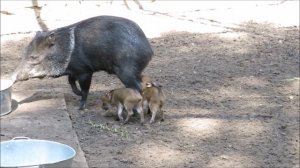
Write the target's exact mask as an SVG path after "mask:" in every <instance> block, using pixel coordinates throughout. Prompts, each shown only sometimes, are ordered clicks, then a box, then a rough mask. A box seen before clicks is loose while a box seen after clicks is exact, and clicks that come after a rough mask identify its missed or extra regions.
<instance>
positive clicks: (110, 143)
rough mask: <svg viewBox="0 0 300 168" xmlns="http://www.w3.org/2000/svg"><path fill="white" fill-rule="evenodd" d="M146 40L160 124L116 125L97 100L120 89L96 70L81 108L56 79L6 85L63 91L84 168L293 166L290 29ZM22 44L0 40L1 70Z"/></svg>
mask: <svg viewBox="0 0 300 168" xmlns="http://www.w3.org/2000/svg"><path fill="white" fill-rule="evenodd" d="M149 40H150V42H151V45H152V47H153V49H154V52H155V56H154V57H153V60H152V61H151V62H150V64H149V66H148V67H147V68H146V70H145V72H144V73H145V74H148V75H150V76H151V77H152V78H153V79H154V80H155V82H157V83H159V84H161V85H162V86H163V89H164V91H165V93H166V95H167V98H168V99H167V104H166V105H165V106H164V107H163V109H164V110H165V121H164V122H160V121H159V116H158V118H157V120H156V122H155V123H154V124H152V125H149V124H148V123H147V124H146V125H145V126H140V124H139V118H138V117H136V118H132V119H131V121H130V122H129V123H128V124H127V125H124V126H122V125H120V124H119V122H118V121H115V120H114V118H113V117H111V116H109V115H108V114H106V113H105V111H103V110H102V109H101V108H100V107H99V97H100V96H101V95H102V94H104V93H105V92H106V91H108V90H111V89H114V88H118V87H123V85H122V84H121V83H120V81H119V80H118V79H117V78H116V77H115V76H112V75H108V74H106V73H104V72H98V73H95V74H94V76H93V81H92V86H91V90H90V95H89V97H88V104H87V108H88V109H87V110H85V111H79V110H77V108H78V105H79V97H78V96H76V95H74V94H73V93H72V91H71V89H70V87H69V86H68V84H67V79H66V77H61V78H56V79H42V80H41V79H32V80H28V81H24V82H20V83H16V84H15V85H14V86H13V90H15V91H17V90H25V89H27V90H60V91H61V92H63V93H64V94H65V99H66V103H67V108H68V111H69V114H70V118H71V120H72V122H73V127H74V129H75V130H76V133H77V135H78V138H79V140H80V143H81V147H82V149H83V151H84V153H85V156H86V159H87V161H88V164H89V166H90V167H122V168H126V167H140V168H149V167H174V168H175V167H176V168H182V167H195V168H196V167H214V168H216V167H238V168H240V167H292V168H297V167H299V154H300V153H299V147H300V146H299V120H300V118H299V27H296V26H289V27H283V26H282V27H278V26H274V25H273V24H268V23H256V22H254V21H252V22H251V21H249V22H245V23H241V24H239V25H237V26H236V27H234V28H231V29H228V30H227V31H226V32H221V33H189V32H173V33H166V34H164V35H163V36H161V37H157V38H151V39H149ZM29 41H30V37H26V38H21V39H19V40H8V41H6V42H5V43H2V44H1V75H2V76H8V75H9V74H10V73H11V72H12V71H13V69H14V68H15V67H16V65H17V63H18V61H19V60H20V58H19V57H18V55H19V53H18V52H19V51H21V50H22V48H23V47H24V46H25V45H26V44H27V43H28V42H29ZM16 51H18V52H16ZM149 120H150V116H147V117H146V121H147V122H149Z"/></svg>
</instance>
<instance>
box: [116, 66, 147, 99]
mask: <svg viewBox="0 0 300 168" xmlns="http://www.w3.org/2000/svg"><path fill="white" fill-rule="evenodd" d="M124 69H126V68H124ZM116 75H117V76H118V78H119V79H120V80H121V82H122V83H123V84H124V85H125V86H126V87H128V88H132V89H135V90H137V91H139V92H140V93H141V92H142V86H141V84H140V82H139V80H138V79H137V76H136V75H135V74H134V73H133V72H128V71H125V70H124V71H123V70H119V71H117V72H116Z"/></svg>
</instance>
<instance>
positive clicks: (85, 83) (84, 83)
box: [78, 74, 93, 110]
mask: <svg viewBox="0 0 300 168" xmlns="http://www.w3.org/2000/svg"><path fill="white" fill-rule="evenodd" d="M92 75H93V74H82V75H80V76H79V77H78V81H79V85H80V88H81V94H82V95H81V100H80V105H79V110H83V109H84V108H85V104H86V99H87V96H88V94H89V90H90V86H91V81H92Z"/></svg>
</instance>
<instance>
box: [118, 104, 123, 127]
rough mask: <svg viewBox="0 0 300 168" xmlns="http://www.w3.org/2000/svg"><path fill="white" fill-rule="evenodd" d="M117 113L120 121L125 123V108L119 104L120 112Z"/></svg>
mask: <svg viewBox="0 0 300 168" xmlns="http://www.w3.org/2000/svg"><path fill="white" fill-rule="evenodd" d="M117 113H118V117H119V120H120V121H121V122H124V118H123V116H122V113H123V106H122V104H120V103H119V104H118V111H117Z"/></svg>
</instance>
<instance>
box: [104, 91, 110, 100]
mask: <svg viewBox="0 0 300 168" xmlns="http://www.w3.org/2000/svg"><path fill="white" fill-rule="evenodd" d="M105 97H106V98H107V99H109V100H110V99H111V93H110V92H108V93H106V94H105Z"/></svg>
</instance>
